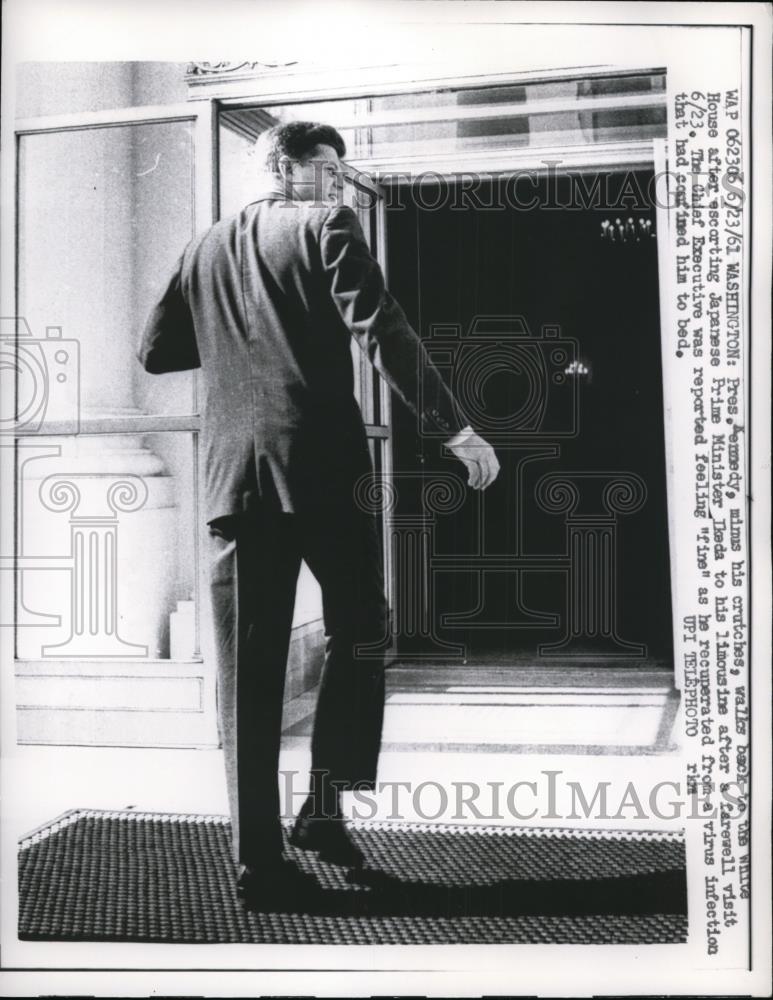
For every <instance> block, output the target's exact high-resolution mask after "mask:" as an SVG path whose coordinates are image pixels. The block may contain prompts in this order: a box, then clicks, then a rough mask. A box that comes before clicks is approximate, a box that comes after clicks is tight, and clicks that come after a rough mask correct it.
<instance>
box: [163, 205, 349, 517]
mask: <svg viewBox="0 0 773 1000" xmlns="http://www.w3.org/2000/svg"><path fill="white" fill-rule="evenodd" d="M346 211H348V210H346ZM330 214H331V208H330V207H329V206H327V207H315V206H313V205H311V204H309V203H306V202H297V201H291V200H287V199H282V198H278V197H273V198H272V197H268V198H263V199H261V200H258V201H256V202H253V203H252V204H250V205H248V206H246V208H244V209H243V210H242V211H241V212H239V213H238V215H236V216H233V217H231V218H229V219H226V220H224V221H222V222H220V223H218V224H216V225H215V226H214V227H213V228H212V229H210V230H209V231H208V232H207V233H206V234H205V235H204V236H203V237H202V238H201V239H200V240H198V241H196V242H194V243H193V244H192V245H191V246H190V247H189V248H188V251H187V252H186V254H185V256H184V258H183V266H182V271H181V284H182V291H183V295H184V297H185V299H186V301H187V303H188V306H189V308H190V311H191V314H192V317H193V323H194V328H195V333H196V342H197V345H198V351H199V356H200V359H201V367H202V375H203V378H202V383H203V386H202V390H203V399H202V417H203V420H204V433H205V455H206V462H207V469H208V476H209V480H210V509H211V511H212V513H213V516H216V514H217V515H219V514H222V513H234V512H236V511H237V510H239V509H244V507H245V505H246V506H249V504H250V502H251V501H252V499H253V494H254V498H255V499H257V497H260V499H261V501H262V502H271V503H274V504H276V503H279V504H280V505H281V506H282V508H283V509H284V510H288V511H291V510H296V509H298V508H299V506H302V505H304V504H308V503H309V502H311V501H313V499H314V494H315V493H317V494H318V495H321V496H328V497H330V496H331V491H332V494H336V495H337V499H340V496H338V494H340V493H341V491H345V493H346V494H348V495H350V494H351V487H352V483H353V480H354V479H355V478H356V476H357V475H359V474H361V473H362V472H365V471H367V469H368V453H367V443H366V440H365V436H364V431H363V427H362V419H361V416H360V413H359V408H358V407H357V404H356V401H355V399H354V395H353V391H354V378H353V370H352V361H351V350H350V344H351V333H350V331H349V330H348V329H347V327H346V326H345V325H344V322H343V320H342V318H341V315H340V314H339V312H338V310H337V309H336V308H335V305H334V303H333V299H332V297H331V290H330V276H329V275H328V274H327V273H326V271H325V268H324V265H323V261H322V257H321V252H322V251H321V246H320V239H321V233H322V230H323V226H324V224H325V221H326V219H327V218H328V216H330ZM322 477H324V482H323V481H322ZM225 508H228V509H225Z"/></svg>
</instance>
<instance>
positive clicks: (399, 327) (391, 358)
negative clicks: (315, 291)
mask: <svg viewBox="0 0 773 1000" xmlns="http://www.w3.org/2000/svg"><path fill="white" fill-rule="evenodd" d="M320 247H321V252H322V263H323V266H324V268H325V271H326V272H327V275H328V277H329V280H330V290H331V293H332V297H333V301H334V303H335V305H336V308H337V309H338V312H339V313H340V315H341V318H342V320H343V321H344V323H345V324H346V326H347V327H348V329H349V330H350V331H351V333H352V336H353V337H354V338H355V340H356V341H357V342H358V344H359V345H360V347H361V348H362V350H363V351H364V352H365V354H366V355H367V356H368V358H369V359H370V362H371V364H372V365H373V366H374V367H375V368H376V370H377V371H378V372H379V373H380V374H381V375H382V376H383V378H384V379H385V381H386V383H387V384H388V385H389V386H390V388H391V389H393V390H394V391H395V392H396V393H397V395H398V396H399V397H400V398H401V399H402V400H403V401H404V402H405V403H406V404H407V406H408V407H409V408H410V409H411V410H412V412H413V413H414V414H416V415H417V416H419V417H420V420H421V429H422V430H425V431H429V432H431V433H432V432H434V433H437V432H441V434H443V435H445V436H446V437H448V438H451V437H452V436H454V435H458V434H459V432H460V431H462V430H467V431H468V432H469V431H471V428H470V427H469V426H468V425H467V424H466V421H464V420H462V419H460V416H459V414H458V412H457V409H456V406H455V405H454V398H453V396H452V395H451V392H450V390H449V389H448V387H447V386H446V384H445V382H444V381H443V378H442V376H441V375H440V372H439V371H438V370H437V368H436V367H435V365H434V364H433V363H432V361H431V359H430V358H429V356H428V354H427V352H426V349H425V348H424V345H423V344H422V342H421V340H420V338H419V337H418V335H417V334H416V333H415V331H414V330H413V328H412V327H411V325H410V323H409V322H408V319H407V317H406V315H405V313H404V312H403V310H402V308H401V307H400V305H399V304H398V303H397V302H396V301H395V299H394V298H393V297H392V295H390V293H389V292H388V291H387V289H386V287H385V285H384V276H383V273H382V271H381V267H380V266H379V263H378V261H377V260H376V259H375V258H374V257H373V255H372V254H371V252H370V249H369V248H368V245H367V243H366V241H365V236H364V233H363V232H362V227H361V226H360V223H359V220H358V219H357V216H356V214H355V213H354V211H353V210H352V209H351V208H348V207H346V206H339V207H337V208H334V209H333V210H332V211H331V212H330V214H329V215H328V217H327V219H326V220H325V222H324V224H323V227H322V233H321V239H320Z"/></svg>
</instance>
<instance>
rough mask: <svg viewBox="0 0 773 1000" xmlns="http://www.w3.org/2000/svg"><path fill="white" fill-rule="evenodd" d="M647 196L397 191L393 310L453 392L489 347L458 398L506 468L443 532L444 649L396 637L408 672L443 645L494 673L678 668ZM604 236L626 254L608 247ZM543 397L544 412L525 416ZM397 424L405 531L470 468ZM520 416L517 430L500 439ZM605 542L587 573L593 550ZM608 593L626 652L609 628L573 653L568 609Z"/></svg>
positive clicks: (525, 181) (645, 180)
mask: <svg viewBox="0 0 773 1000" xmlns="http://www.w3.org/2000/svg"><path fill="white" fill-rule="evenodd" d="M597 177H598V180H599V181H600V183H598V190H597V192H596V194H595V196H594V194H593V192H594V190H595V188H594V184H596V181H597ZM651 177H652V174H651V172H648V171H638V172H635V173H629V174H626V175H623V174H622V173H618V174H615V173H610V174H607V175H601V176H598V175H594V176H593V177H590V176H586V177H584V178H583V179H582V180H581V181H580V182H578V181H577V179H576V178H574V179H573V178H570V177H568V176H562V177H556V176H555V175H554V176H552V177H542V178H541V179H539V180H536V179H535V178H533V177H523V178H519V179H513V178H509V179H508V178H499V177H493V178H488V179H487V180H484V181H481V180H479V179H476V185H475V190H474V192H473V191H470V192H468V196H467V197H465V195H464V192H463V191H462V190H461V188H460V186H459V184H458V183H457V184H456V185H453V184H451V183H446V184H445V186H444V187H443V186H442V185H441V184H438V186H437V187H436V188H435V189H434V191H433V186H432V185H430V186H429V187H427V188H425V189H422V190H423V193H422V194H420V195H419V196H418V197H417V194H416V192H417V190H418V189H415V188H414V189H413V190H412V189H411V188H409V187H406V186H402V187H400V188H397V187H395V188H392V189H389V190H388V198H387V210H386V220H387V233H386V236H387V239H386V243H387V253H388V261H387V263H388V285H389V288H390V291H391V292H392V293H393V294H394V296H395V298H396V299H397V300H398V301H399V302H400V303H401V305H402V306H403V308H404V309H405V311H406V313H407V315H408V318H409V320H410V322H411V323H412V324H413V326H414V329H416V330H417V332H419V333H420V335H421V337H422V339H423V340H424V341H425V343H427V344H428V345H429V346H431V347H432V350H433V354H434V356H435V357H436V358H437V359H438V363H439V364H441V365H444V364H445V365H446V368H445V373H446V374H447V376H448V378H449V381H451V383H452V384H453V381H454V378H456V377H458V376H459V371H460V366H461V367H464V366H465V365H467V366H468V367H469V362H470V359H471V357H472V354H473V353H474V351H475V350H476V349H478V348H476V346H475V345H476V343H477V340H476V337H477V335H478V334H477V333H476V332H475V331H477V332H478V333H480V331H482V332H483V335H482V336H481V337H480V338H478V339H479V340H480V345H479V349H480V350H481V351H483V352H486V351H488V352H489V353H488V356H489V361H488V362H485V361H483V362H482V363H481V364H480V365H479V366H478V375H477V376H476V377H475V378H473V382H472V383H470V382H469V380H468V382H467V389H466V390H465V392H466V398H467V399H468V400H469V401H470V402H471V405H473V406H477V408H478V412H479V413H480V414H482V415H483V416H484V419H489V426H490V427H491V428H492V432H491V433H492V438H493V439H496V442H497V443H495V447H496V449H497V454H498V457H499V460H500V462H501V466H502V471H501V473H500V476H499V479H498V481H497V482H496V483H495V484H494V485H493V486H492V487H491V488H490V489H489V490H488V491H487V493H486V495H485V498H484V500H483V503H484V506H483V508H482V509H481V507H480V502H481V500H480V497H479V496H478V495H472V494H471V493H470V491H466V492H467V494H468V495H466V496H465V499H464V501H463V503H462V504H461V505H460V506H458V509H454V510H453V511H452V512H450V513H442V512H441V513H438V514H436V515H433V519H432V525H431V539H430V541H429V543H428V545H427V551H426V553H425V557H424V562H425V565H424V570H423V571H428V578H429V579H430V581H431V582H430V591H431V601H430V606H429V610H430V615H431V623H430V624H431V627H430V631H431V632H432V636H431V637H428V636H427V635H426V634H425V635H422V634H419V633H417V632H416V630H413V632H412V634H411V635H407V634H404V633H405V630H403V633H401V631H400V629H399V628H398V652H399V653H401V654H404V655H405V654H407V655H410V654H411V653H417V654H422V655H425V654H426V655H430V654H432V653H433V650H434V651H437V649H438V648H439V647H442V644H443V643H450V644H461V645H462V646H463V647H464V649H465V653H466V655H467V656H468V657H473V658H476V659H478V660H482V661H485V660H489V659H493V660H497V661H507V660H508V659H510V658H521V659H522V658H524V657H529V658H531V657H535V656H539V657H540V660H541V662H543V663H544V662H551V663H553V662H555V663H560V662H562V661H564V662H566V661H567V660H568V661H571V660H573V659H575V658H580V659H582V658H583V657H584V656H587V657H590V658H592V659H594V660H595V659H598V661H599V662H607V663H612V662H614V663H615V664H616V665H618V666H619V665H620V663H619V660H622V661H623V662H624V663H626V664H628V663H630V664H631V665H632V666H634V665H636V664H641V663H642V662H646V663H647V664H650V665H651V664H652V663H653V661H655V662H664V663H666V664H668V665H669V666H670V665H671V663H672V656H673V650H672V635H671V592H670V576H669V560H668V528H667V507H666V484H665V458H664V427H663V400H662V378H661V354H660V352H661V345H660V324H659V304H658V273H657V244H656V238H655V236H654V235H651V234H654V228H655V223H654V219H655V214H654V209H653V208H652V205H651V203H650V201H649V195H648V192H649V187H648V185H649V182H650V180H651ZM578 183H579V186H578ZM589 192H590V196H589ZM626 193H627V196H626ZM594 197H595V202H594ZM588 200H590V201H591V202H593V203H592V204H590V205H588V204H583V201H585V202H587V201H588ZM430 205H434V207H429V206H430ZM527 205H531V206H532V207H530V208H526V207H519V206H527ZM629 218H630V219H632V220H633V232H631V225H630V224H628V223H627V220H628V219H629ZM617 219H620V224H621V226H622V228H623V232H622V234H621V233H620V232H619V231H618V230H617V222H616V220H617ZM605 222H606V223H610V224H611V225H612V227H613V228H614V229H615V237H616V238H615V239H614V240H611V239H609V238H608V236H605V235H603V234H604V233H605V232H606V231H607V227H606V226H604V227H602V223H605ZM626 226H627V228H628V231H627V232H626ZM497 324H500V327H501V332H502V336H499V334H498V333H497ZM440 327H445V328H446V329H445V330H442V329H441V330H439V328H440ZM471 329H472V332H471ZM455 331H456V332H455ZM455 343H456V344H458V345H459V349H456V348H454V344H455ZM448 345H450V349H449V350H444V347H445V346H448ZM464 345H466V348H464V350H463V349H462V348H463V347H464ZM513 345H515V348H514V351H513V350H512V349H511V348H513ZM556 345H558V346H557V347H556ZM465 350H466V351H467V353H466V354H465ZM455 351H456V353H454V352H455ZM463 358H465V359H466V360H463ZM519 359H520V360H519ZM535 373H536V374H535ZM540 378H541V379H543V380H544V383H543V384H542V387H541V388H540V390H539V393H538V395H540V398H536V397H534V398H532V399H531V401H529V399H530V394H531V396H534V386H535V379H540ZM471 385H472V388H470V386H471ZM457 388H458V387H457ZM575 404H576V410H573V409H572V407H573V406H574V405H575ZM393 413H394V456H395V471H396V477H397V478H396V482H397V484H398V496H399V499H398V506H397V513H398V514H415V513H418V512H420V511H421V510H422V509H423V508H422V502H421V500H420V497H419V492H418V491H419V489H420V487H421V485H422V484H423V483H426V482H427V481H428V480H429V479H431V478H432V476H433V475H437V474H438V473H440V474H448V473H451V474H454V473H456V474H459V473H460V471H461V466H460V465H459V464H458V463H457V462H456V461H455V460H454V459H452V458H450V457H449V456H448V455H447V454H443V452H442V449H441V448H440V447H439V445H438V442H437V441H436V440H426V439H424V438H422V437H421V436H420V435H419V433H418V432H417V427H416V421H415V419H414V418H413V417H411V415H410V414H409V413H408V411H407V410H406V409H405V407H404V406H403V405H402V404H401V403H400V402H399V401H398V400H394V405H393ZM514 413H519V414H521V417H522V418H523V419H522V420H521V423H520V424H518V425H517V426H515V425H513V426H511V427H510V429H509V430H508V419H509V418H508V414H510V415H512V414H514ZM519 419H520V418H519ZM573 420H574V421H575V423H574V425H573V426H572V421H573ZM551 475H552V476H553V480H546V479H545V477H546V476H551ZM562 477H565V478H567V479H568V480H569V481H570V482H572V483H574V486H575V488H576V489H577V491H578V492H577V497H576V503H575V504H574V507H573V508H572V509H571V510H567V509H564V510H560V509H558V508H560V506H561V503H560V501H561V493H560V483H559V482H558V481H557V480H558V479H561V478H562ZM615 482H617V484H618V486H617V487H615V486H614V483H615ZM621 482H622V483H623V484H624V483H625V482H628V483H629V484H636V483H639V484H642V485H643V489H644V496H643V497H639V498H638V499H637V497H636V496H632V495H628V496H627V497H626V487H625V485H622V486H621V485H620V484H621ZM636 489H638V487H635V486H631V492H632V493H633V494H635V493H636ZM540 490H542V492H541V493H540ZM605 490H606V491H607V492H606V493H605ZM609 490H612V494H610V493H609ZM615 490H617V492H616V493H615ZM613 494H614V495H613ZM546 498H547V500H546ZM639 501H640V502H639ZM609 502H612V507H613V511H612V513H610V512H609V510H608V505H609ZM626 505H627V507H626ZM451 506H453V504H451ZM570 506H571V505H570ZM627 508H628V509H627ZM615 511H616V512H615ZM605 516H606V520H604V517H605ZM567 517H569V518H570V520H571V524H569V523H568V521H567ZM583 518H585V521H583ZM594 519H595V520H594ZM610 525H611V526H612V527H610ZM570 529H571V530H570ZM596 529H598V531H596ZM583 531H585V534H584V535H583ZM589 531H590V533H591V534H593V532H594V531H596V534H597V536H598V537H597V538H596V536H594V538H596V541H593V540H591V541H588V532H589ZM599 531H600V532H601V533H600V534H599ZM605 532H606V533H605ZM610 532H611V533H610ZM602 536H603V537H602ZM599 539H600V540H599ZM597 541H598V545H599V548H598V551H595V549H594V551H593V552H592V553H590V554H589V552H590V550H589V549H586V544H587V545H591V543H592V544H593V545H596V542H597ZM572 546H574V547H575V549H576V551H575V552H574V554H573V553H572V551H571V549H572ZM610 546H611V547H612V549H613V551H612V558H611V560H610V551H609V549H610ZM602 550H603V552H602ZM574 556H576V558H574ZM604 559H606V562H604ZM427 563H429V566H428V565H426V564H427ZM602 563H603V565H602ZM604 566H606V569H604ZM610 567H613V568H612V569H611V570H610ZM397 578H398V581H399V579H400V570H399V568H398V573H397ZM398 586H402V584H400V583H399V582H398ZM605 588H606V591H611V605H610V604H609V599H610V595H609V593H607V595H606V597H605V598H604V600H607V602H608V603H607V611H606V612H605V615H606V616H607V618H608V617H609V615H612V616H613V617H614V619H615V620H614V621H613V622H612V623H611V628H612V631H613V633H614V636H616V637H617V639H619V642H617V641H615V640H613V641H612V642H611V643H610V641H609V635H608V634H607V633H608V631H609V626H610V622H609V621H606V623H604V622H602V623H601V624H602V627H601V630H600V631H599V629H598V628H596V629H595V631H594V628H591V629H590V630H589V629H588V628H585V629H584V630H583V629H580V632H581V634H579V635H574V638H573V641H571V642H565V641H564V640H565V639H566V637H567V636H570V633H572V628H573V627H574V626H573V625H572V621H574V618H573V616H576V615H577V614H580V615H581V611H582V609H581V610H580V611H578V610H577V607H579V605H577V607H574V608H573V605H572V602H575V605H576V604H577V602H578V601H580V602H582V601H585V600H586V599H588V595H589V594H590V592H591V591H593V592H594V594H595V597H594V596H593V595H591V597H593V599H594V600H597V601H600V600H601V599H602V597H601V596H600V594H601V591H602V590H604V589H605ZM610 608H611V610H610ZM602 617H603V616H602ZM596 624H597V625H598V622H597V623H596ZM605 628H606V630H607V631H606V632H605V631H604V629H605ZM409 631H410V630H409ZM438 640H439V642H438ZM550 647H553V648H550ZM540 651H542V652H540ZM617 653H619V654H620V656H619V657H618V656H617V655H616V654H617ZM545 658H546V659H545Z"/></svg>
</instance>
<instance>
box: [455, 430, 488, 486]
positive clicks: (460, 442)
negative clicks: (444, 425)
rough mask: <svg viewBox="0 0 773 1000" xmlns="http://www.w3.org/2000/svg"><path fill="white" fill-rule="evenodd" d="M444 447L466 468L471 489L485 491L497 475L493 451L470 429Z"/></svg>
mask: <svg viewBox="0 0 773 1000" xmlns="http://www.w3.org/2000/svg"><path fill="white" fill-rule="evenodd" d="M445 446H446V448H448V450H449V451H450V452H451V453H452V454H453V455H455V456H456V458H458V459H459V461H460V462H463V463H464V464H465V465H466V466H467V472H468V480H467V481H468V484H469V485H470V487H471V488H472V489H474V490H485V488H486V487H487V486H490V485H491V483H493V482H494V480H495V479H496V478H497V476H498V475H499V462H498V460H497V456H496V455H495V454H494V449H493V448H492V447H491V445H490V444H489V443H488V441H484V439H483V438H482V437H480V436H479V435H478V434H476V433H475V431H474V430H473V429H472V428H471V427H469V428H465V429H464V430H463V431H460V432H459V434H456V435H455V436H454V437H452V438H451V439H450V441H446V443H445Z"/></svg>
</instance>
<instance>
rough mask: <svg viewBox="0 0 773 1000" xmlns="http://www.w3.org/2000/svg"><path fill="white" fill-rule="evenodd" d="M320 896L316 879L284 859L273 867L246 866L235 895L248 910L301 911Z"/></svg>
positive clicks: (237, 884) (237, 883) (238, 880)
mask: <svg viewBox="0 0 773 1000" xmlns="http://www.w3.org/2000/svg"><path fill="white" fill-rule="evenodd" d="M320 895H321V889H320V886H319V883H318V882H317V880H316V879H315V878H314V877H313V876H312V875H307V874H306V872H302V871H301V870H300V869H299V868H297V867H296V866H295V865H294V864H293V863H292V861H285V859H284V858H281V859H280V860H279V861H277V862H275V863H274V864H272V865H271V866H268V865H265V866H261V867H260V868H244V869H243V870H242V872H241V873H240V875H239V877H238V879H237V882H236V896H237V898H238V900H239V902H240V903H241V904H242V906H244V907H245V909H248V910H259V911H266V910H289V911H299V910H302V909H304V908H307V907H308V906H309V905H310V904H313V903H316V902H317V901H318V899H319V898H320Z"/></svg>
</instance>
